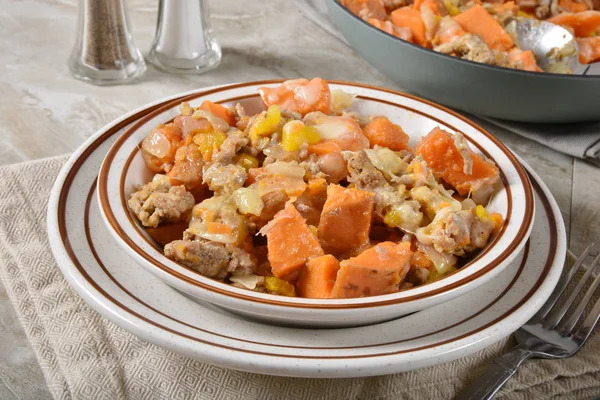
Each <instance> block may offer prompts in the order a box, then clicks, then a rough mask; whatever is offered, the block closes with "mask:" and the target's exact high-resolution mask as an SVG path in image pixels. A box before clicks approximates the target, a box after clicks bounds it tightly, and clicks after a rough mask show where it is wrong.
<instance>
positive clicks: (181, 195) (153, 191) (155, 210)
mask: <svg viewBox="0 0 600 400" xmlns="http://www.w3.org/2000/svg"><path fill="white" fill-rule="evenodd" d="M127 204H128V206H129V208H130V209H131V211H133V212H134V214H135V215H136V216H137V217H138V219H139V220H140V222H141V223H142V225H144V226H146V227H152V228H156V227H157V226H158V225H159V224H162V223H165V222H178V221H181V220H182V219H183V218H185V216H186V215H187V213H188V212H190V210H191V209H192V207H194V196H193V195H192V194H191V193H190V192H188V191H186V190H185V186H183V185H181V186H172V185H171V182H170V181H169V179H168V178H166V177H163V178H161V179H155V180H153V181H152V182H149V183H147V184H145V185H144V186H142V187H141V188H140V190H138V191H137V192H135V193H133V194H132V195H131V197H130V198H129V201H128V202H127Z"/></svg>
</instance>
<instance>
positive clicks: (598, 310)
mask: <svg viewBox="0 0 600 400" xmlns="http://www.w3.org/2000/svg"><path fill="white" fill-rule="evenodd" d="M598 319H600V299H598V301H596V304H594V308H592V311H590V314H589V315H588V316H587V318H586V319H585V320H583V323H582V324H581V326H580V327H579V329H578V330H577V333H575V337H576V338H577V339H578V340H579V341H580V343H583V342H585V341H586V339H587V338H588V336H590V333H591V332H592V331H593V330H594V328H595V327H596V324H597V323H598Z"/></svg>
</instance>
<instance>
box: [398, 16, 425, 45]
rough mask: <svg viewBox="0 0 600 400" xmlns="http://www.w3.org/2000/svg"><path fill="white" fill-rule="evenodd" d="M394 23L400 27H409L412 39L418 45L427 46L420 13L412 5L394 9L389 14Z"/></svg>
mask: <svg viewBox="0 0 600 400" xmlns="http://www.w3.org/2000/svg"><path fill="white" fill-rule="evenodd" d="M391 18H392V22H393V23H394V25H396V26H399V27H401V28H409V29H410V30H411V31H412V35H413V41H414V42H415V43H416V44H418V45H419V46H427V44H428V41H427V37H426V35H425V24H424V23H423V19H421V13H420V12H419V11H418V10H415V9H414V8H412V7H402V8H398V9H397V10H394V11H393V12H392V14H391Z"/></svg>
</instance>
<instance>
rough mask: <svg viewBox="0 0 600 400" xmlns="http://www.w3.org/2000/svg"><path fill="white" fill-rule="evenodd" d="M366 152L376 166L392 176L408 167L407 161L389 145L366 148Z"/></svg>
mask: <svg viewBox="0 0 600 400" xmlns="http://www.w3.org/2000/svg"><path fill="white" fill-rule="evenodd" d="M365 153H366V154H367V157H368V158H369V161H371V164H373V165H374V166H375V168H377V169H378V170H380V171H381V172H383V173H384V174H386V175H388V176H390V177H393V176H395V175H396V174H398V173H401V172H402V171H404V170H405V169H406V167H407V165H406V163H405V162H404V161H402V159H401V158H400V157H398V155H397V154H396V153H394V152H393V151H392V150H390V149H388V148H387V147H378V148H375V149H366V150H365Z"/></svg>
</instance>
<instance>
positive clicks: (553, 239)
mask: <svg viewBox="0 0 600 400" xmlns="http://www.w3.org/2000/svg"><path fill="white" fill-rule="evenodd" d="M102 136H104V135H102ZM108 136H110V135H108ZM101 143H102V141H98V140H96V141H95V142H93V143H92V144H91V145H90V147H89V148H88V149H86V151H84V152H83V153H82V155H81V156H80V157H79V158H78V160H77V161H76V162H75V163H74V165H73V167H72V168H71V170H70V171H69V173H68V174H67V177H66V179H65V183H64V184H63V187H62V188H61V192H60V198H59V206H58V215H59V220H58V222H59V232H60V234H61V240H62V241H63V245H64V246H65V250H66V251H67V254H68V255H69V257H70V258H71V261H72V262H73V263H74V265H75V266H76V268H77V269H78V270H79V272H80V273H81V274H82V276H83V277H84V278H85V279H86V280H87V281H88V283H90V284H91V285H92V287H94V288H95V289H96V290H97V291H98V292H99V293H101V294H102V295H103V296H105V297H106V298H107V299H108V300H110V301H112V302H113V304H115V305H117V306H118V307H120V308H122V309H123V310H125V311H127V310H128V308H126V307H124V305H123V304H121V303H120V302H118V301H116V300H114V299H113V298H112V297H111V296H110V295H108V294H107V293H106V292H105V291H104V290H103V289H102V288H101V287H100V286H99V285H98V284H97V283H96V282H95V281H93V280H92V279H91V277H90V276H89V275H88V274H87V272H86V271H85V268H83V266H82V265H81V263H79V260H78V259H77V257H76V255H75V253H74V251H73V248H72V247H71V244H70V241H69V239H68V234H67V231H66V219H65V216H66V212H65V209H66V196H67V195H68V190H69V189H70V187H71V184H72V181H73V179H74V177H75V175H76V174H77V172H78V170H79V169H80V167H81V165H82V164H83V162H84V161H85V159H82V157H85V158H87V157H88V156H89V154H91V152H93V150H95V149H96V148H97V147H98V146H99V145H100V144H101ZM90 148H91V150H89V149H90ZM532 182H533V184H534V185H535V187H536V191H537V192H538V193H539V196H540V200H541V201H542V202H543V204H544V208H545V209H546V211H547V214H548V219H549V225H550V226H551V227H553V228H554V229H553V230H551V232H550V244H549V250H550V252H549V254H548V257H547V258H546V264H545V266H544V270H543V271H542V273H541V274H540V275H539V278H538V280H537V281H536V283H535V285H534V286H533V287H532V288H531V289H530V290H529V292H527V295H526V296H525V297H523V298H522V299H521V300H520V301H519V303H517V304H516V305H515V306H513V307H512V308H511V309H510V310H509V311H508V312H506V313H504V314H503V315H502V316H500V317H498V318H497V319H495V320H494V321H491V322H489V323H488V324H486V325H484V326H482V327H480V328H478V329H475V330H473V331H471V332H468V333H465V334H463V335H460V336H458V337H456V338H452V339H448V340H445V341H442V342H439V343H436V344H435V345H427V346H421V347H418V348H414V349H405V350H400V351H396V352H387V353H380V354H369V355H357V356H339V357H335V356H327V357H325V356H321V357H319V356H300V355H294V356H288V355H282V354H270V353H265V352H258V351H251V350H245V349H239V348H230V347H228V346H224V345H220V344H215V343H211V342H207V341H205V340H202V339H198V338H194V337H192V336H190V335H187V334H184V333H181V332H178V331H175V330H173V329H171V328H168V327H165V326H162V325H160V324H157V323H155V322H154V321H151V320H150V319H148V318H146V317H144V316H141V315H138V314H137V313H135V312H133V311H131V310H129V311H128V312H131V313H132V315H134V316H136V317H138V318H140V319H141V320H142V321H145V322H147V323H149V324H151V325H154V326H156V327H158V328H159V329H163V330H165V331H167V332H170V333H173V334H175V335H178V336H181V337H184V338H187V339H191V340H192V341H195V342H200V343H204V344H208V345H210V346H215V347H219V348H227V349H229V350H234V351H241V352H245V353H250V354H259V355H267V356H274V357H283V358H303V359H353V358H373V357H378V356H388V355H395V354H403V353H407V352H411V351H419V350H425V349H428V348H431V347H434V346H440V345H444V344H447V343H450V342H454V341H457V340H460V339H462V338H464V337H467V336H470V335H473V334H475V333H477V332H480V331H481V330H483V329H486V328H488V327H489V326H492V325H494V324H496V323H497V322H499V321H501V320H503V319H505V318H506V317H508V316H509V315H511V314H512V313H513V312H514V311H515V310H517V309H518V308H519V307H521V305H523V304H524V303H525V302H526V301H527V300H528V299H529V298H530V297H531V296H532V295H533V294H534V293H535V292H536V291H537V289H538V288H539V287H540V285H541V284H542V282H543V281H544V280H545V278H546V277H547V274H548V271H549V269H550V267H551V265H552V264H553V262H554V259H555V255H556V253H553V252H552V249H555V248H556V243H557V237H558V228H557V225H556V219H555V217H554V214H553V213H552V208H551V206H550V203H549V201H548V199H547V198H546V196H545V193H543V191H542V190H541V187H540V186H539V184H538V183H537V181H535V180H532ZM523 266H524V264H523Z"/></svg>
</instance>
